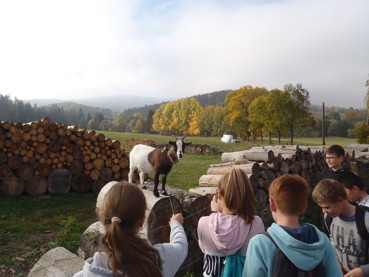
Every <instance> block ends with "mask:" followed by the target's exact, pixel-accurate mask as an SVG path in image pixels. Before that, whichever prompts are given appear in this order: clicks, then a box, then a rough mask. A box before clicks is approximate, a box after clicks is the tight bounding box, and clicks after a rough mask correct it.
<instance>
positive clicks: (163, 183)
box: [160, 174, 168, 196]
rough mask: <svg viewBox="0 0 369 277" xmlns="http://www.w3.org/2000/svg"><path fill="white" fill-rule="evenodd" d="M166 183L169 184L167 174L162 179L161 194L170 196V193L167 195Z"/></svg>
mask: <svg viewBox="0 0 369 277" xmlns="http://www.w3.org/2000/svg"><path fill="white" fill-rule="evenodd" d="M166 182H167V175H166V174H163V175H162V177H161V183H162V184H161V192H160V193H161V194H163V195H166V196H168V193H167V191H166V190H165V184H166Z"/></svg>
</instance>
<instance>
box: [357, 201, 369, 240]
mask: <svg viewBox="0 0 369 277" xmlns="http://www.w3.org/2000/svg"><path fill="white" fill-rule="evenodd" d="M367 211H368V212H369V207H367V206H362V205H358V206H356V207H355V215H356V216H355V221H356V226H357V230H358V233H359V235H360V237H361V238H362V239H363V240H365V241H366V242H368V241H369V232H368V229H367V228H366V225H365V213H366V212H367Z"/></svg>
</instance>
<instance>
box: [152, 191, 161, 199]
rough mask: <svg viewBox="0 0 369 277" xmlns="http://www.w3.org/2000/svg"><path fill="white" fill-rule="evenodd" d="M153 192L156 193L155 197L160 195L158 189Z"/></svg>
mask: <svg viewBox="0 0 369 277" xmlns="http://www.w3.org/2000/svg"><path fill="white" fill-rule="evenodd" d="M152 192H153V193H154V195H155V197H160V195H159V192H158V190H157V189H154V190H153V191H152Z"/></svg>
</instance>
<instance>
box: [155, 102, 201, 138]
mask: <svg viewBox="0 0 369 277" xmlns="http://www.w3.org/2000/svg"><path fill="white" fill-rule="evenodd" d="M201 109H202V107H201V105H200V103H199V101H198V100H196V99H195V98H184V99H180V100H176V101H172V102H169V103H166V104H162V105H161V106H160V107H159V108H158V109H157V110H156V112H155V113H154V115H153V125H152V127H153V129H154V130H155V131H157V132H160V133H162V134H165V135H169V134H173V135H198V134H199V133H200V128H199V114H200V112H201Z"/></svg>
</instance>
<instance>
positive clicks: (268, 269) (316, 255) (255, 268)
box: [242, 223, 342, 277]
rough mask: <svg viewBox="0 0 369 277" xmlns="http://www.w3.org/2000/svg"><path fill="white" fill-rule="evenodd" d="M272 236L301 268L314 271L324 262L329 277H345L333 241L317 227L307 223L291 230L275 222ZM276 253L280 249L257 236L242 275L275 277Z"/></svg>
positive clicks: (266, 239)
mask: <svg viewBox="0 0 369 277" xmlns="http://www.w3.org/2000/svg"><path fill="white" fill-rule="evenodd" d="M287 231H288V232H287ZM268 233H269V234H270V235H271V237H272V238H273V239H274V241H275V242H276V244H277V245H278V247H279V248H280V249H281V250H282V251H283V253H284V254H285V255H286V256H287V257H288V258H289V259H290V260H291V262H292V263H294V264H295V265H296V266H297V267H298V268H301V269H303V270H311V269H313V268H315V267H316V266H317V265H318V264H319V263H320V262H321V261H323V266H324V270H325V272H326V276H327V277H337V276H342V272H341V270H340V267H339V264H338V262H337V259H336V254H335V251H334V249H333V246H332V244H331V242H330V240H329V238H328V237H327V236H326V235H325V234H324V233H322V232H321V231H320V230H319V229H318V228H316V227H315V226H314V225H311V224H303V225H301V226H300V227H299V228H296V229H290V228H283V227H281V226H280V225H278V224H275V223H273V224H272V226H271V227H269V228H268ZM276 251H277V247H276V246H275V245H274V243H273V242H272V241H271V240H270V239H269V238H268V237H267V236H265V235H263V234H260V235H256V236H255V237H253V238H252V239H251V240H250V243H249V246H248V249H247V253H246V261H245V267H244V270H243V275H242V276H243V277H254V276H258V277H271V276H272V273H273V272H272V271H273V265H274V257H275V254H276Z"/></svg>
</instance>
